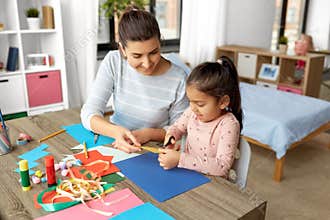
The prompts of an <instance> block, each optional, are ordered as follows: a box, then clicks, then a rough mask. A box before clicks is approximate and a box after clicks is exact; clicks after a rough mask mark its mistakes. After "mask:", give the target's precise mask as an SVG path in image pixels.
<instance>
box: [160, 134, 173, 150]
mask: <svg viewBox="0 0 330 220" xmlns="http://www.w3.org/2000/svg"><path fill="white" fill-rule="evenodd" d="M163 146H164V147H166V148H169V149H174V147H175V138H174V137H173V135H171V134H169V133H167V134H166V135H165V139H164V144H163Z"/></svg>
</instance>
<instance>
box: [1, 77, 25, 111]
mask: <svg viewBox="0 0 330 220" xmlns="http://www.w3.org/2000/svg"><path fill="white" fill-rule="evenodd" d="M0 108H1V111H2V113H3V114H12V113H17V112H22V111H26V106H25V96H24V86H23V79H22V76H7V77H0Z"/></svg>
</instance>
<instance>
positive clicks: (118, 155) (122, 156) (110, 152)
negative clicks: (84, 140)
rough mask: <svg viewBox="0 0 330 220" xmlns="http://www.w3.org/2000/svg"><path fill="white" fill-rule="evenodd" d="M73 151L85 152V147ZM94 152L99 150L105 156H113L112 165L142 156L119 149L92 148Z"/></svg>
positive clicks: (80, 145) (74, 148)
mask: <svg viewBox="0 0 330 220" xmlns="http://www.w3.org/2000/svg"><path fill="white" fill-rule="evenodd" d="M71 149H72V150H83V149H84V147H83V145H82V144H79V145H77V146H75V147H72V148H71ZM92 150H97V151H99V152H100V153H101V154H102V155H104V156H113V158H112V163H116V162H119V161H122V160H127V159H128V158H132V157H136V156H140V155H141V154H137V153H130V154H128V153H125V152H123V151H121V150H117V149H114V148H112V147H106V146H97V147H94V148H92ZM88 151H89V150H88Z"/></svg>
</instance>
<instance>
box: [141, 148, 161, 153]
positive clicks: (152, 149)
mask: <svg viewBox="0 0 330 220" xmlns="http://www.w3.org/2000/svg"><path fill="white" fill-rule="evenodd" d="M141 148H142V149H143V150H146V151H149V152H151V153H154V154H159V149H158V148H156V147H148V146H141Z"/></svg>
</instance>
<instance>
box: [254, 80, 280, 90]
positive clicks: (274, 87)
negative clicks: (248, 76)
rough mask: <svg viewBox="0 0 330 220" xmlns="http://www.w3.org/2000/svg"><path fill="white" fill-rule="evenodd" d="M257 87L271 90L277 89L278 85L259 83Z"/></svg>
mask: <svg viewBox="0 0 330 220" xmlns="http://www.w3.org/2000/svg"><path fill="white" fill-rule="evenodd" d="M256 85H258V86H262V87H266V88H270V89H277V85H276V84H274V83H268V82H262V81H257V83H256Z"/></svg>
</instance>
